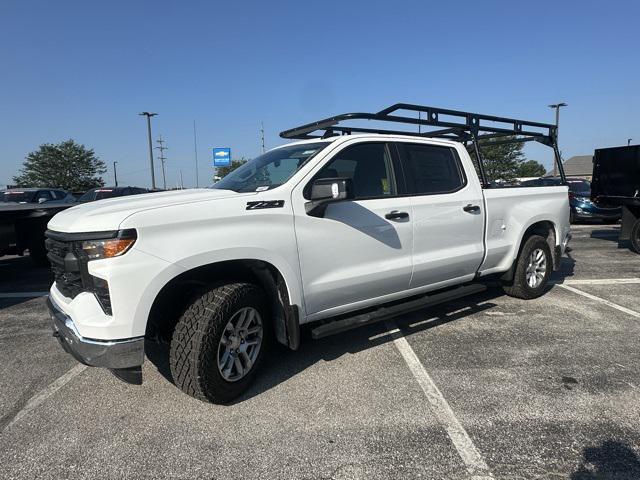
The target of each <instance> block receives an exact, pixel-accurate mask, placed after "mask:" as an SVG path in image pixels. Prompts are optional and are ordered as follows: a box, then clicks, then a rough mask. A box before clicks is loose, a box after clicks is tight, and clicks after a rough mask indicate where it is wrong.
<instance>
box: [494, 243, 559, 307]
mask: <svg viewBox="0 0 640 480" xmlns="http://www.w3.org/2000/svg"><path fill="white" fill-rule="evenodd" d="M537 249H540V250H542V252H543V253H544V255H545V261H546V270H545V272H544V277H543V278H542V280H541V281H540V284H539V285H538V286H536V287H535V288H534V287H531V286H530V285H529V284H528V283H527V267H528V265H529V257H530V256H531V254H532V253H533V252H534V251H535V250H537ZM552 270H553V257H552V256H551V249H550V248H549V244H548V243H547V240H546V239H545V238H544V237H541V236H540V235H532V236H530V237H529V238H527V239H526V240H525V241H524V245H523V246H522V249H521V250H520V255H519V256H518V258H517V260H516V266H515V272H514V276H513V281H512V282H510V283H508V284H507V283H505V284H504V285H503V287H502V288H503V289H504V291H505V293H506V294H507V295H509V296H510V297H515V298H522V299H524V300H530V299H532V298H538V297H539V296H541V295H542V294H543V293H544V292H545V288H546V286H547V283H548V282H549V276H550V275H551V271H552Z"/></svg>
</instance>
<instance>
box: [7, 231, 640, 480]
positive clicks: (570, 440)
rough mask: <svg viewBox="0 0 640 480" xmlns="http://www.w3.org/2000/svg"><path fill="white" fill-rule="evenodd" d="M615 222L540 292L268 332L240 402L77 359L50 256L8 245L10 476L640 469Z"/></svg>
mask: <svg viewBox="0 0 640 480" xmlns="http://www.w3.org/2000/svg"><path fill="white" fill-rule="evenodd" d="M617 229H618V227H617V226H609V225H607V226H602V225H579V226H576V227H575V228H574V231H573V235H574V238H573V241H572V244H571V246H572V251H571V252H570V253H569V254H568V255H567V257H566V258H565V259H564V260H563V265H562V271H561V272H559V273H558V274H556V275H555V276H554V286H553V287H552V288H551V289H550V291H549V292H548V293H547V294H546V295H545V296H544V297H542V298H540V299H537V300H533V301H528V302H526V301H521V300H516V299H512V298H509V297H506V296H504V295H502V294H501V292H500V291H499V290H489V291H488V292H485V293H482V294H480V295H476V296H472V297H467V298H464V299H461V300H457V301H455V302H452V303H450V304H448V305H444V306H440V307H437V308H431V309H427V310H422V311H419V312H415V313H413V314H411V315H406V316H403V317H399V318H396V319H394V320H393V321H391V322H386V323H381V324H377V325H372V326H370V327H365V328H362V329H359V330H354V331H351V332H348V333H346V334H343V335H342V336H334V337H329V338H326V339H323V340H320V341H312V340H306V341H305V342H304V343H303V345H302V347H301V350H300V351H298V352H287V351H284V350H276V353H277V354H275V355H271V357H270V360H269V362H268V363H267V365H266V366H265V368H264V370H263V371H262V374H261V376H260V378H259V380H258V382H257V384H256V385H255V386H254V387H253V388H252V389H251V390H250V391H249V392H248V393H247V394H246V395H245V396H244V397H242V398H241V399H240V400H239V401H237V402H236V403H235V404H233V405H230V406H215V405H209V404H205V403H202V402H200V401H197V400H194V399H192V398H190V397H188V396H186V395H184V394H182V393H181V392H180V391H178V390H177V389H176V388H175V387H174V386H173V385H172V384H171V383H170V382H169V381H168V380H167V379H166V378H165V376H164V374H166V372H163V368H162V365H161V362H159V361H156V362H155V364H154V363H153V362H151V361H147V362H146V363H145V366H144V375H145V382H144V384H143V385H142V386H130V385H126V384H124V383H122V382H120V381H118V380H117V379H116V378H115V377H113V376H112V375H111V374H110V373H109V372H108V371H103V370H98V369H91V368H84V367H82V366H78V364H77V363H76V362H75V361H74V360H73V359H72V358H71V357H69V356H68V355H67V354H65V353H64V352H63V351H62V350H61V349H60V347H59V346H58V345H57V342H56V340H55V339H54V338H53V337H52V336H51V332H50V329H49V325H48V318H47V314H46V308H45V303H44V297H35V298H34V297H32V296H30V295H37V294H39V292H42V291H46V290H47V289H48V284H49V282H50V278H49V274H48V272H47V270H45V269H37V268H35V267H32V266H31V264H30V262H29V259H27V258H17V257H16V258H5V259H0V373H1V375H0V464H1V467H0V468H1V473H0V477H2V478H20V479H22V478H52V479H54V478H55V479H58V478H123V477H134V478H159V477H171V478H185V479H186V478H210V479H214V478H215V479H217V478H221V479H232V478H268V479H273V478H282V479H292V478H295V479H367V480H372V479H378V478H380V479H386V478H425V479H427V478H428V479H430V478H434V479H435V478H438V479H439V478H443V479H471V478H476V479H480V478H484V479H489V478H495V479H498V478H501V479H502V478H504V479H507V478H508V479H514V478H545V479H546V478H569V479H572V480H576V479H578V480H583V479H601V478H612V479H613V478H615V479H638V478H640V372H639V370H638V364H639V360H640V348H638V345H639V343H638V340H639V334H640V294H639V293H640V256H639V255H636V254H634V253H632V252H630V251H629V250H628V249H627V248H624V246H619V245H618V242H617V233H616V230H617ZM25 292H30V293H25ZM156 353H158V352H156ZM159 353H161V352H159ZM156 365H158V366H156Z"/></svg>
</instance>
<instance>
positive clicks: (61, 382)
mask: <svg viewBox="0 0 640 480" xmlns="http://www.w3.org/2000/svg"><path fill="white" fill-rule="evenodd" d="M86 368H87V366H86V365H82V364H78V365H76V366H75V367H73V368H72V369H71V370H69V371H68V372H67V373H65V374H64V375H62V376H61V377H58V378H57V379H56V380H55V381H54V382H53V383H51V384H49V385H48V386H47V387H45V389H44V390H42V391H40V392H38V393H37V394H35V395H34V396H33V397H31V398H30V399H29V401H28V402H27V403H26V404H25V405H24V407H22V409H20V411H19V412H18V413H16V416H15V417H13V419H11V421H10V422H9V423H8V424H7V425H6V426H5V427H4V430H7V429H9V428H10V427H11V425H13V424H14V423H16V422H18V421H20V420H21V419H22V418H24V416H25V415H27V414H28V413H29V412H31V411H32V410H33V409H35V408H36V407H37V406H38V405H40V404H41V403H42V402H44V401H45V400H46V399H47V398H49V397H50V396H51V395H53V394H54V393H56V392H57V391H58V390H60V389H61V388H62V387H64V386H65V385H66V384H67V383H69V382H70V381H71V380H73V379H74V378H75V377H77V376H78V375H80V374H81V373H82V372H84V370H85V369H86Z"/></svg>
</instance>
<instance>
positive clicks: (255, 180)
mask: <svg viewBox="0 0 640 480" xmlns="http://www.w3.org/2000/svg"><path fill="white" fill-rule="evenodd" d="M329 143H330V142H314V143H305V144H301V145H291V146H289V147H281V148H276V149H275V150H271V151H270V152H267V153H265V154H264V155H260V156H259V157H256V158H254V159H253V160H249V161H248V162H247V163H245V164H243V165H242V166H240V167H238V168H237V169H235V170H234V171H233V172H231V173H229V174H228V175H227V176H225V177H224V178H223V179H222V180H220V181H219V182H218V183H216V184H215V185H213V186H212V187H211V188H219V189H221V190H233V191H234V192H261V191H263V190H269V189H271V188H275V187H278V186H280V185H282V184H283V183H285V182H286V181H287V180H289V178H291V176H292V175H293V174H294V173H296V172H297V171H298V169H300V167H302V166H303V165H304V164H305V163H307V162H308V161H309V159H311V157H313V156H314V155H315V154H317V153H318V152H319V151H320V150H322V149H323V148H324V147H326V146H327V145H329Z"/></svg>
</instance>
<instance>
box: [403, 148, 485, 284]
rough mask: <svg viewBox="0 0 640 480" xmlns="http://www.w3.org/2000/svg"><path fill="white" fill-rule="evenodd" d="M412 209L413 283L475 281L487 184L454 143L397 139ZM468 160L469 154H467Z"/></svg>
mask: <svg viewBox="0 0 640 480" xmlns="http://www.w3.org/2000/svg"><path fill="white" fill-rule="evenodd" d="M396 145H397V148H398V150H399V152H400V157H401V160H402V165H403V169H404V172H405V181H406V184H407V192H408V193H409V194H410V195H411V197H410V198H411V204H412V208H413V274H412V277H411V284H410V286H411V288H417V287H423V286H433V287H434V288H437V287H441V286H446V285H448V284H454V283H459V282H461V281H467V280H471V279H472V278H473V277H474V276H475V273H476V271H477V269H478V267H479V266H480V264H481V262H482V259H483V256H484V243H483V236H484V205H483V196H482V188H481V186H480V182H479V181H478V180H477V178H475V177H474V178H467V175H466V172H471V174H472V175H475V170H474V168H473V165H472V164H471V162H470V161H469V165H467V166H466V170H465V166H463V164H462V161H461V158H460V155H459V154H458V152H457V151H456V149H455V148H453V147H450V146H447V145H437V144H428V143H408V142H407V143H404V142H402V143H397V144H396ZM467 159H468V158H467Z"/></svg>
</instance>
